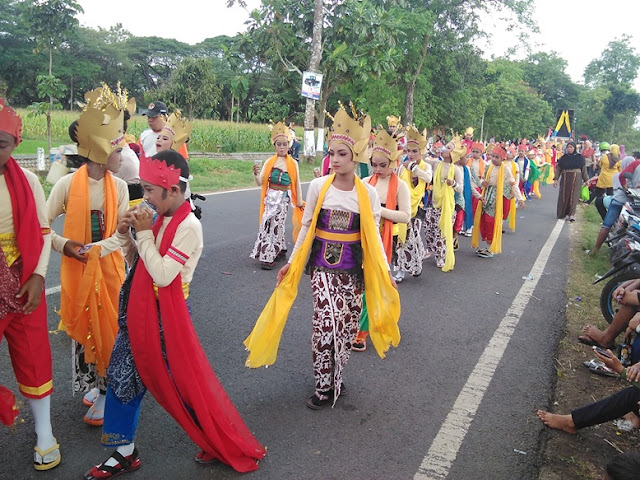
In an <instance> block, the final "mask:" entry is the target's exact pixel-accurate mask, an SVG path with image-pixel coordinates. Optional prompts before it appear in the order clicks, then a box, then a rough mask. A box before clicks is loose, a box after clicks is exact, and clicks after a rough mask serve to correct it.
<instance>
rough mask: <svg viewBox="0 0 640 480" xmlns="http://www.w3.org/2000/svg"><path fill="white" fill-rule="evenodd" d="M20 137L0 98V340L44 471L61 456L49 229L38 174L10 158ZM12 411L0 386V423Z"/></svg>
mask: <svg viewBox="0 0 640 480" xmlns="http://www.w3.org/2000/svg"><path fill="white" fill-rule="evenodd" d="M21 137H22V119H21V118H20V116H19V115H18V114H16V112H15V111H14V110H13V109H11V108H9V107H7V106H5V104H4V101H3V100H2V99H1V98H0V339H2V337H6V339H7V343H8V345H9V356H10V357H11V363H12V365H13V370H14V372H15V375H16V380H17V381H18V388H19V389H20V393H22V395H23V396H24V397H25V398H26V399H27V402H28V403H29V407H31V412H32V413H33V422H34V424H35V432H36V436H37V440H36V445H35V447H34V450H35V452H34V455H33V466H34V467H35V468H36V470H49V469H51V468H53V467H55V466H56V465H58V464H59V463H60V459H61V456H60V445H58V443H57V442H56V439H55V438H54V436H53V432H52V429H51V413H50V404H51V392H52V391H53V383H52V378H51V348H50V346H49V331H48V328H47V303H46V299H45V294H44V278H45V276H46V273H47V264H48V263H49V253H50V252H51V228H49V222H48V220H47V214H46V206H45V199H44V191H43V190H42V186H41V185H40V181H39V180H38V177H37V176H36V175H34V174H33V173H32V172H30V171H28V170H25V169H23V168H21V167H20V166H19V165H18V162H16V161H15V160H14V158H13V157H12V156H11V154H12V152H13V150H14V149H15V148H16V147H17V146H18V144H19V143H20V141H21V139H22V138H21ZM18 413H19V412H18V408H17V407H16V404H15V397H14V396H13V393H12V392H11V391H10V390H9V389H7V388H6V387H3V386H2V385H0V423H4V424H5V425H9V426H12V425H13V424H14V422H15V419H16V416H17V415H18ZM4 451H5V452H8V450H7V448H6V447H5V448H4Z"/></svg>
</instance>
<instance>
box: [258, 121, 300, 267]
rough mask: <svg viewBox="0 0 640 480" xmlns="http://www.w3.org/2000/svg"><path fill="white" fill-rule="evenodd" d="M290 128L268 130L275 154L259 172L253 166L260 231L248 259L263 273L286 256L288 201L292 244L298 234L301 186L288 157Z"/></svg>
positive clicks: (281, 125) (294, 163)
mask: <svg viewBox="0 0 640 480" xmlns="http://www.w3.org/2000/svg"><path fill="white" fill-rule="evenodd" d="M290 136H291V129H290V128H289V127H288V126H287V125H285V124H284V122H278V123H276V124H275V125H274V126H273V128H272V129H271V143H272V144H273V146H274V148H275V150H276V154H275V155H274V156H273V157H271V158H270V159H269V160H267V161H266V162H265V164H264V165H263V167H262V170H260V166H259V165H254V166H253V177H254V179H255V181H256V184H257V185H258V186H261V187H262V192H261V195H260V228H259V230H258V238H257V239H256V243H255V245H254V247H253V251H252V252H251V255H250V257H251V258H255V259H256V260H259V261H260V267H261V268H262V269H263V270H272V269H273V267H274V266H275V262H277V261H280V260H284V259H285V258H286V256H287V241H286V239H285V232H284V224H285V221H286V220H287V210H288V209H289V201H291V203H292V205H293V206H294V210H293V218H292V221H293V242H294V243H295V242H296V239H297V236H298V232H299V231H300V222H301V220H302V211H303V209H304V202H303V201H302V187H301V186H300V175H299V173H298V162H296V161H295V160H294V159H293V157H291V155H289V153H288V152H289V140H290Z"/></svg>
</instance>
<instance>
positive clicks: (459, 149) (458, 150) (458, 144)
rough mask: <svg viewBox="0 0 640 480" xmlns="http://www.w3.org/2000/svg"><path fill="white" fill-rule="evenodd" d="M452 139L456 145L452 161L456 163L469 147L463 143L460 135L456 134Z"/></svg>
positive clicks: (452, 153) (452, 152)
mask: <svg viewBox="0 0 640 480" xmlns="http://www.w3.org/2000/svg"><path fill="white" fill-rule="evenodd" d="M451 141H452V142H453V145H454V147H453V150H451V161H452V162H453V163H456V162H457V161H458V160H460V159H461V158H462V157H464V156H465V155H466V154H467V147H465V146H464V145H462V139H461V138H460V136H459V135H456V136H455V137H453V139H452V140H451Z"/></svg>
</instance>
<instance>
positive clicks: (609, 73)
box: [584, 35, 640, 86]
mask: <svg viewBox="0 0 640 480" xmlns="http://www.w3.org/2000/svg"><path fill="white" fill-rule="evenodd" d="M630 45H631V37H629V35H623V36H622V38H621V39H620V40H613V41H612V42H609V45H608V46H607V48H606V49H605V50H604V51H603V52H602V54H601V55H600V58H596V59H594V60H592V61H591V62H590V63H589V65H587V68H585V70H584V80H585V83H586V84H587V85H590V86H598V85H606V86H608V85H617V84H623V85H631V84H632V83H633V81H634V80H635V79H636V78H637V77H638V68H640V56H639V55H638V54H637V53H636V51H635V49H634V48H633V47H631V46H630Z"/></svg>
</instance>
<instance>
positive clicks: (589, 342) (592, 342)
mask: <svg viewBox="0 0 640 480" xmlns="http://www.w3.org/2000/svg"><path fill="white" fill-rule="evenodd" d="M578 341H579V342H580V343H583V344H585V345H589V346H590V347H599V348H602V349H604V350H607V349H613V348H614V347H615V345H614V344H611V345H609V346H608V347H605V346H604V345H600V344H599V343H598V342H596V341H595V340H594V339H593V338H591V337H590V336H589V335H586V334H585V335H580V336H579V337H578Z"/></svg>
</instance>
